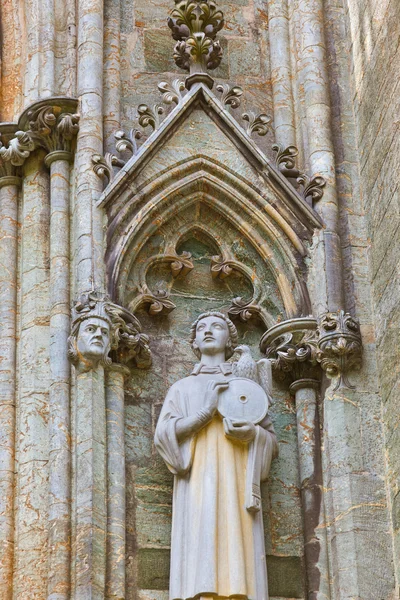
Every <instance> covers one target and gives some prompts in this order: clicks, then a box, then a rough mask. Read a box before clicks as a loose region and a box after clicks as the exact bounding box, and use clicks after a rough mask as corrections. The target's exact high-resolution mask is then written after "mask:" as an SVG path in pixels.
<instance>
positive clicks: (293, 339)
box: [260, 310, 362, 390]
mask: <svg viewBox="0 0 400 600" xmlns="http://www.w3.org/2000/svg"><path fill="white" fill-rule="evenodd" d="M260 348H261V351H262V352H263V353H264V354H265V355H266V356H267V357H268V358H270V359H272V369H273V373H274V375H275V376H276V377H277V378H278V379H281V380H289V382H290V383H291V386H294V385H295V387H298V385H299V382H301V381H304V383H305V384H306V381H316V380H319V379H320V378H321V374H322V373H321V368H322V369H323V370H324V371H325V372H326V374H327V376H328V377H329V378H331V379H332V378H338V381H337V384H336V387H335V390H336V389H338V388H350V389H354V386H351V385H350V383H349V381H348V378H347V373H348V371H349V370H350V369H351V368H353V367H356V366H358V365H359V364H360V362H361V356H362V341H361V333H360V325H359V323H358V321H357V320H356V319H355V318H354V317H352V316H351V315H350V314H348V313H345V312H344V311H343V310H339V311H337V312H334V313H326V314H324V315H322V316H321V317H320V318H319V319H318V320H317V319H314V318H313V317H300V318H298V319H290V320H288V321H283V322H282V323H278V324H277V325H274V327H271V328H270V329H269V330H268V331H267V332H266V333H265V334H264V335H263V337H262V339H261V342H260Z"/></svg>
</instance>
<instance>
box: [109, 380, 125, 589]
mask: <svg viewBox="0 0 400 600" xmlns="http://www.w3.org/2000/svg"><path fill="white" fill-rule="evenodd" d="M106 402H107V409H106V410H107V477H108V500H107V576H106V598H107V600H121V599H123V598H125V517H126V514H125V439H124V374H123V373H122V372H120V371H116V370H109V371H108V372H107V379H106Z"/></svg>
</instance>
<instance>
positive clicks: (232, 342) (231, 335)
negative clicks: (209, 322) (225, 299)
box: [189, 310, 238, 358]
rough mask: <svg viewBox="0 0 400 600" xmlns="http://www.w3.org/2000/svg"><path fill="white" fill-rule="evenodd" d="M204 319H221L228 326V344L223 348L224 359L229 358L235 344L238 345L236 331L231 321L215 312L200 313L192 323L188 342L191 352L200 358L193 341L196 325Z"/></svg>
mask: <svg viewBox="0 0 400 600" xmlns="http://www.w3.org/2000/svg"><path fill="white" fill-rule="evenodd" d="M206 317H218V318H219V319H222V320H223V321H225V323H226V324H227V325H228V329H229V339H228V343H227V345H226V348H225V358H230V357H231V356H232V354H233V352H234V349H235V347H236V346H237V343H238V333H237V329H236V327H235V325H234V324H233V323H232V321H231V320H230V319H229V318H228V317H227V316H226V315H224V314H223V313H221V312H218V311H216V310H210V311H208V312H205V313H202V314H201V315H199V316H198V317H197V319H196V320H195V322H194V323H192V326H191V328H190V337H189V342H190V345H191V347H192V350H193V352H194V353H195V355H196V356H197V358H201V352H200V350H199V349H198V348H195V346H194V341H195V339H196V329H197V325H198V323H199V321H201V320H202V319H205V318H206Z"/></svg>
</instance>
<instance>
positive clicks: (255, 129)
mask: <svg viewBox="0 0 400 600" xmlns="http://www.w3.org/2000/svg"><path fill="white" fill-rule="evenodd" d="M242 119H243V120H244V121H247V123H248V125H247V127H246V133H247V135H250V136H251V135H252V134H253V133H257V134H258V135H260V136H263V135H267V133H268V132H269V131H270V129H271V127H270V125H271V121H272V118H271V117H270V116H269V115H266V114H264V113H261V114H260V115H256V114H255V113H254V112H248V113H243V115H242Z"/></svg>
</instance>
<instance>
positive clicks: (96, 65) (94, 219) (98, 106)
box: [73, 0, 105, 296]
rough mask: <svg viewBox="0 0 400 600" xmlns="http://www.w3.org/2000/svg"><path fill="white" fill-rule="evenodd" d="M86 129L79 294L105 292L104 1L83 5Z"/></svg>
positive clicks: (77, 253)
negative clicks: (99, 168)
mask: <svg viewBox="0 0 400 600" xmlns="http://www.w3.org/2000/svg"><path fill="white" fill-rule="evenodd" d="M78 96H79V101H80V114H81V119H80V125H79V133H78V140H77V151H76V157H75V165H76V198H75V205H74V207H75V215H74V217H75V218H74V232H75V247H74V250H73V253H74V284H75V289H74V295H75V296H78V295H79V294H81V293H83V292H85V291H89V290H92V289H102V288H104V281H105V279H104V260H103V256H104V249H103V246H104V240H103V237H104V231H103V212H102V210H101V209H98V208H97V207H96V201H97V199H98V197H99V195H100V193H101V192H102V188H103V184H102V182H101V180H100V179H99V177H97V175H96V174H95V173H94V171H93V169H92V156H93V154H103V101H102V96H103V2H102V1H101V0H79V2H78Z"/></svg>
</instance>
